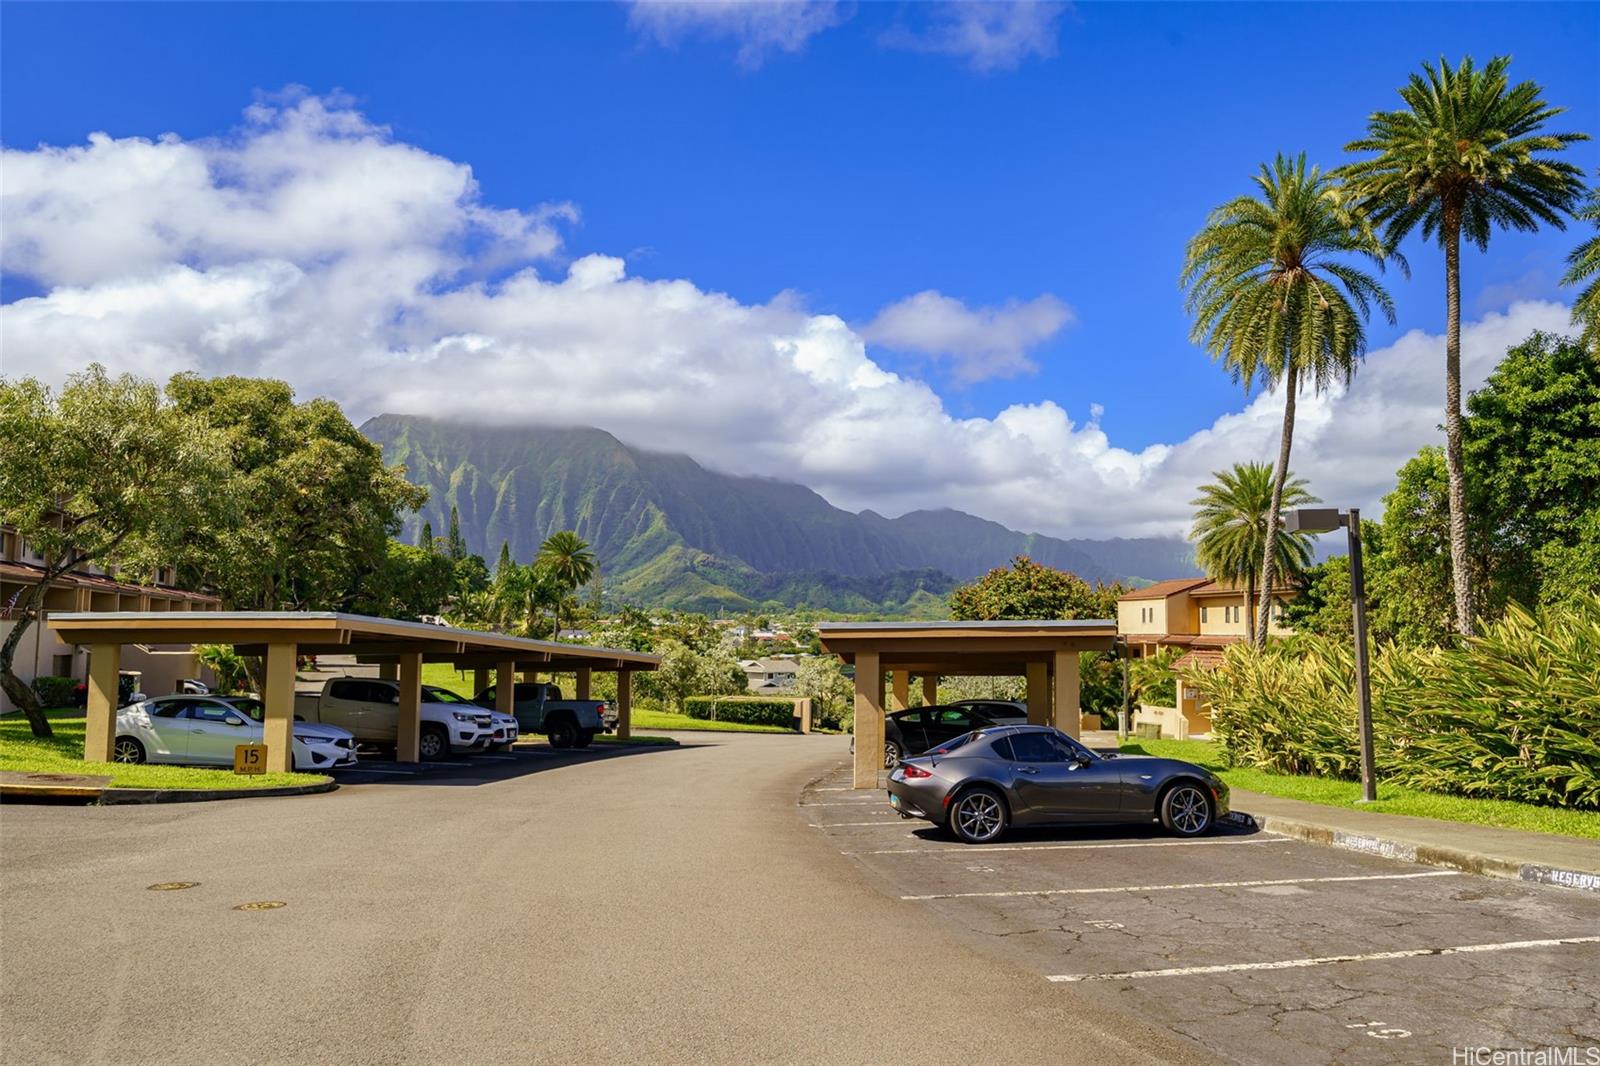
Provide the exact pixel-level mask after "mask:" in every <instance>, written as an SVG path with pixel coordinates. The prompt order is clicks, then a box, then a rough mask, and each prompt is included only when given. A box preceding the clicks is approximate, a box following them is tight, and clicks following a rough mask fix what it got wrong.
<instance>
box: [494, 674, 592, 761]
mask: <svg viewBox="0 0 1600 1066" xmlns="http://www.w3.org/2000/svg"><path fill="white" fill-rule="evenodd" d="M495 696H496V687H495V686H494V685H490V686H489V687H488V688H486V689H484V690H483V691H482V692H480V693H478V696H477V698H476V699H474V700H473V701H472V702H473V703H476V704H477V705H478V706H480V707H490V708H492V707H494V706H495ZM610 710H611V705H610V704H609V703H607V702H606V701H605V700H565V699H562V698H561V690H560V689H559V688H557V687H556V686H555V685H552V684H548V683H546V682H542V681H518V682H517V687H516V691H515V693H514V694H513V703H512V712H511V713H512V714H515V715H516V716H517V726H518V728H519V729H520V730H521V732H522V733H523V735H527V734H529V733H543V734H544V735H545V736H546V737H548V738H549V740H550V746H551V747H552V748H587V747H588V746H589V743H590V742H591V741H592V740H594V738H595V735H596V734H598V733H602V732H604V731H606V730H607V729H608V728H612V726H613V723H614V722H615V721H616V719H615V718H614V717H613V718H611V719H610V721H607V716H608V714H609V712H610Z"/></svg>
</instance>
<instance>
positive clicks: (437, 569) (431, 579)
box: [348, 540, 456, 620]
mask: <svg viewBox="0 0 1600 1066" xmlns="http://www.w3.org/2000/svg"><path fill="white" fill-rule="evenodd" d="M455 590H456V572H455V567H454V565H453V564H452V563H451V562H450V557H449V556H448V555H443V554H440V553H439V552H431V551H428V550H427V549H426V548H418V547H414V546H412V545H410V544H402V543H400V542H399V541H397V540H391V541H389V549H388V551H387V552H386V553H385V556H384V560H383V562H382V563H381V564H380V565H379V566H377V567H374V568H373V569H371V570H368V571H366V572H365V573H364V574H362V575H361V577H360V579H359V583H358V584H357V586H356V588H355V590H354V592H353V593H352V595H351V596H350V598H349V601H348V602H349V607H350V609H351V610H352V611H355V612H357V613H358V614H371V615H378V616H380V617H383V618H406V619H413V620H414V619H419V618H421V617H422V616H423V615H437V614H440V613H441V612H442V611H443V610H444V607H445V604H446V602H447V601H448V600H449V599H450V596H451V594H452V593H453V592H455Z"/></svg>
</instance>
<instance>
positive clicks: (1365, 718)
mask: <svg viewBox="0 0 1600 1066" xmlns="http://www.w3.org/2000/svg"><path fill="white" fill-rule="evenodd" d="M1340 526H1343V527H1344V528H1345V533H1346V534H1347V535H1348V536H1349V538H1350V613H1351V616H1352V618H1351V623H1352V629H1354V631H1355V632H1354V634H1353V635H1354V637H1355V644H1356V711H1357V715H1358V717H1359V725H1360V729H1361V802H1362V803H1371V802H1372V801H1374V800H1376V799H1377V798H1378V778H1377V772H1376V770H1375V769H1374V767H1373V757H1372V685H1371V682H1370V680H1369V678H1368V670H1367V582H1366V575H1365V573H1364V572H1363V571H1362V568H1361V510H1360V508H1357V507H1352V508H1350V510H1349V511H1338V510H1335V509H1334V508H1332V507H1301V508H1298V509H1296V510H1293V511H1290V512H1289V513H1288V514H1287V515H1285V516H1284V519H1283V528H1284V530H1285V531H1286V532H1289V533H1331V532H1333V531H1334V530H1335V529H1338V528H1339V527H1340Z"/></svg>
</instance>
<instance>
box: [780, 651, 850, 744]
mask: <svg viewBox="0 0 1600 1066" xmlns="http://www.w3.org/2000/svg"><path fill="white" fill-rule="evenodd" d="M794 690H795V694H796V695H797V696H799V697H801V698H802V699H809V700H810V701H811V720H812V721H813V722H815V723H816V724H817V725H820V726H822V727H823V728H825V729H849V728H850V726H851V725H852V724H853V723H854V721H855V698H856V690H855V683H854V682H852V681H851V680H850V678H849V676H848V675H847V674H846V673H845V672H844V663H843V662H842V661H841V660H840V659H839V657H838V656H837V655H814V656H811V657H809V658H805V659H801V660H799V661H798V662H796V663H795V670H794Z"/></svg>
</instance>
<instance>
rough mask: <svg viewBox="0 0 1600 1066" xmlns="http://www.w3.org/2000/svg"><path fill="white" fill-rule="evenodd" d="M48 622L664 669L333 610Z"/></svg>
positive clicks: (56, 626) (389, 653)
mask: <svg viewBox="0 0 1600 1066" xmlns="http://www.w3.org/2000/svg"><path fill="white" fill-rule="evenodd" d="M49 624H50V628H51V629H53V630H55V631H56V633H57V634H58V635H59V636H60V637H61V639H62V640H64V641H67V642H68V643H72V644H178V643H191V644H232V645H234V646H235V647H236V648H238V649H240V651H241V654H254V653H257V650H258V649H260V650H264V649H265V647H266V646H267V645H268V644H295V645H297V646H298V648H299V651H300V653H301V654H303V655H319V654H321V655H327V654H347V655H356V656H358V657H360V658H363V659H372V660H381V659H384V658H390V657H395V656H399V655H401V654H404V653H408V652H421V653H422V655H423V658H424V659H426V660H428V661H430V662H451V663H457V664H461V665H483V666H492V665H495V664H496V663H498V662H501V661H506V660H512V661H515V662H516V663H517V666H518V668H519V669H528V668H538V669H542V670H571V669H576V668H579V667H591V668H594V669H600V670H654V669H655V668H656V667H657V666H659V665H660V664H661V659H660V657H659V656H655V655H648V654H646V653H644V652H637V651H630V650H627V649H624V648H598V647H590V646H588V645H583V644H562V643H560V642H558V641H550V640H530V639H528V638H526V637H512V636H507V635H505V634H504V633H486V632H483V631H481V630H476V629H455V628H452V627H450V626H439V625H432V624H430V623H427V622H407V621H401V620H399V619H395V618H374V617H371V616H369V615H360V614H344V613H342V612H337V611H79V612H69V613H63V614H52V615H51V616H50V619H49ZM247 649H248V650H247Z"/></svg>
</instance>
